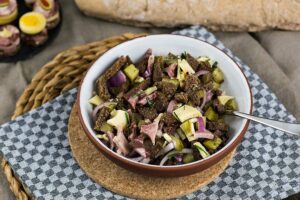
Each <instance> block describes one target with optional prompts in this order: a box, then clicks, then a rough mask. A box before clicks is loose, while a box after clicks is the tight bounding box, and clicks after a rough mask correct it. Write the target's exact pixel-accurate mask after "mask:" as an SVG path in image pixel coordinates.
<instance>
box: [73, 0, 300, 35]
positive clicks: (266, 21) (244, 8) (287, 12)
mask: <svg viewBox="0 0 300 200" xmlns="http://www.w3.org/2000/svg"><path fill="white" fill-rule="evenodd" d="M75 2H76V4H77V6H78V7H79V9H80V10H82V11H83V12H84V13H85V14H87V15H89V16H95V17H99V18H102V19H107V20H111V21H118V22H121V23H126V24H133V25H137V26H159V27H175V26H181V25H195V24H201V25H204V26H206V27H208V28H210V29H212V30H224V31H245V30H247V31H260V30H265V29H271V28H278V29H286V30H300V12H299V11H300V0H250V1H249V0H75Z"/></svg>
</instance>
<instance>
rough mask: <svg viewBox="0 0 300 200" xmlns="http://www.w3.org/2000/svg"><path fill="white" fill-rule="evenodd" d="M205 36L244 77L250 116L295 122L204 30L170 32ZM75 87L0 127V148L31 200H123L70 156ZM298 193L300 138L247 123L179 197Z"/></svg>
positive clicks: (255, 196) (274, 196) (261, 196)
mask: <svg viewBox="0 0 300 200" xmlns="http://www.w3.org/2000/svg"><path fill="white" fill-rule="evenodd" d="M174 34H181V35H187V36H190V37H194V38H198V39H200V40H205V41H207V42H209V43H211V44H213V45H215V46H217V47H218V48H220V49H222V50H223V51H224V52H225V53H227V54H228V55H229V56H230V57H232V58H233V59H234V60H235V61H236V62H237V63H238V64H239V65H240V66H241V68H242V70H243V71H244V73H245V75H246V76H247V78H248V80H249V82H250V85H251V89H252V93H253V97H254V112H253V114H254V115H260V116H263V117H268V118H274V119H277V120H284V121H287V122H295V118H294V117H293V116H292V115H291V114H290V113H288V112H287V110H286V109H285V107H284V106H283V105H282V104H281V103H280V102H279V101H278V99H277V98H276V96H275V95H274V94H273V93H272V92H271V91H270V89H269V88H268V86H267V85H266V84H265V83H264V82H263V81H262V80H261V79H260V78H259V76H258V75H256V74H255V73H253V72H252V71H251V70H250V68H249V67H248V66H247V65H245V64H243V63H242V61H241V60H240V59H239V58H237V57H236V56H234V55H233V54H232V52H231V51H230V50H229V49H227V48H226V47H225V46H224V45H223V44H222V43H221V42H220V41H219V40H217V39H216V37H215V36H214V35H213V34H212V33H210V32H208V31H207V30H206V29H205V28H203V27H199V26H193V27H190V28H188V29H184V30H181V31H177V32H174ZM76 93H77V90H76V89H73V90H70V91H69V92H67V93H65V94H63V95H61V96H59V97H57V98H56V99H54V100H52V101H51V102H48V103H46V104H44V105H43V106H42V107H40V108H38V109H36V110H33V111H30V112H28V113H26V114H24V115H23V116H20V117H18V118H17V119H16V120H14V121H11V122H8V123H6V124H3V125H2V126H1V127H0V150H1V153H2V154H3V156H4V158H5V159H6V160H7V161H8V162H9V164H10V166H11V167H12V169H13V171H14V172H15V175H16V176H17V177H18V178H19V179H20V180H21V181H22V183H23V184H24V185H25V187H27V188H28V189H29V191H30V192H31V193H32V195H33V197H34V198H36V199H72V200H73V199H126V198H125V197H122V196H119V195H117V194H115V193H112V192H110V191H108V190H106V189H104V188H103V187H101V186H100V185H98V184H97V183H95V182H94V181H93V180H91V179H90V178H89V177H88V176H87V175H86V174H85V173H84V172H83V171H82V170H81V168H80V167H79V165H78V164H77V163H76V161H75V160H74V158H73V157H72V153H71V149H70V145H69V143H68V139H67V133H68V130H67V125H68V118H69V115H70V112H71V109H72V106H73V104H74V102H75V99H76ZM297 192H300V139H299V138H297V137H296V136H290V135H288V134H285V133H283V132H281V131H277V130H274V129H272V128H269V127H265V126H263V125H261V124H257V123H251V125H250V127H249V130H248V132H247V133H246V135H245V138H244V139H243V141H242V143H241V144H240V145H239V147H238V149H237V153H236V155H235V157H234V158H233V160H232V162H231V163H230V165H229V167H228V168H227V169H226V170H225V171H224V172H223V173H222V174H221V175H220V176H219V177H218V178H217V179H215V180H214V181H213V182H212V183H210V184H208V185H207V186H205V187H203V188H202V189H200V190H199V191H196V192H194V193H191V194H189V195H187V196H185V197H182V199H281V198H284V197H287V196H289V195H292V194H294V193H297Z"/></svg>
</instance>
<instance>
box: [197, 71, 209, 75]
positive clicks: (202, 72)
mask: <svg viewBox="0 0 300 200" xmlns="http://www.w3.org/2000/svg"><path fill="white" fill-rule="evenodd" d="M208 72H209V71H207V70H199V71H197V72H196V74H195V75H196V76H201V75H204V74H207V73H208Z"/></svg>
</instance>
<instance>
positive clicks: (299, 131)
mask: <svg viewBox="0 0 300 200" xmlns="http://www.w3.org/2000/svg"><path fill="white" fill-rule="evenodd" d="M227 113H228V114H230V115H234V116H238V117H241V118H246V119H249V120H252V121H255V122H258V123H261V124H264V125H267V126H270V127H272V128H275V129H278V130H281V131H284V132H286V133H290V134H293V135H297V136H300V124H292V123H288V122H282V121H276V120H272V119H266V118H262V117H256V116H253V115H249V114H245V113H241V112H238V111H228V112H227Z"/></svg>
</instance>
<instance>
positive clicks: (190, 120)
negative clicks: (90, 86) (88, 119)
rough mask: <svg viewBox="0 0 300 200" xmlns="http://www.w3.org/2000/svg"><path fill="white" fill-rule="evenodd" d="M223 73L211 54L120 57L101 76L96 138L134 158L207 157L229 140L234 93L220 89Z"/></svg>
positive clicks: (166, 162) (157, 161) (171, 161)
mask: <svg viewBox="0 0 300 200" xmlns="http://www.w3.org/2000/svg"><path fill="white" fill-rule="evenodd" d="M223 82H224V74H223V72H222V70H221V69H220V68H219V66H218V63H217V62H214V61H213V60H212V59H210V58H209V57H206V56H200V57H198V58H195V57H193V56H191V55H190V54H188V53H182V54H181V55H174V54H172V53H169V54H168V55H166V56H162V55H153V54H152V50H151V49H148V50H147V52H146V53H145V55H144V56H143V58H141V59H140V60H139V61H138V62H137V63H133V62H132V61H131V59H130V57H129V56H121V57H119V58H118V59H117V60H116V61H115V62H114V64H113V65H112V66H111V67H109V68H108V69H107V70H106V71H105V72H104V73H103V74H102V75H101V76H100V77H99V78H98V79H97V81H96V83H95V91H94V94H93V96H92V97H91V98H90V100H89V103H90V104H92V105H93V112H92V113H91V115H92V118H93V128H94V130H95V132H96V137H97V138H99V140H100V141H102V142H103V143H104V144H105V145H106V146H107V147H108V148H110V149H112V150H113V151H115V152H116V153H118V154H121V155H123V156H125V157H127V158H129V159H131V160H134V161H137V162H141V163H149V164H153V165H161V166H170V165H180V164H186V163H191V162H194V161H197V160H201V159H204V158H206V157H208V156H210V155H212V154H214V153H215V152H217V151H218V150H220V149H221V148H222V147H223V146H224V145H225V144H226V141H227V139H228V133H229V126H228V124H226V123H225V121H224V114H225V112H226V111H227V110H236V109H237V103H236V101H235V99H234V97H232V96H227V95H225V92H224V91H222V90H221V89H220V86H221V84H222V83H223Z"/></svg>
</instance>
